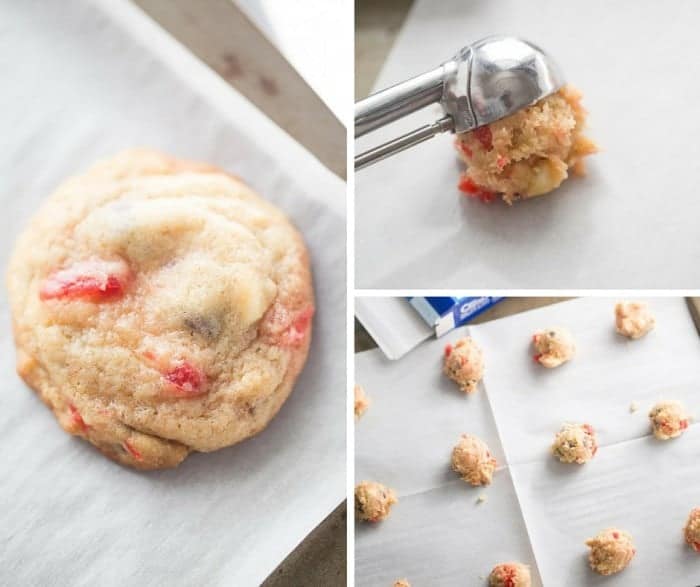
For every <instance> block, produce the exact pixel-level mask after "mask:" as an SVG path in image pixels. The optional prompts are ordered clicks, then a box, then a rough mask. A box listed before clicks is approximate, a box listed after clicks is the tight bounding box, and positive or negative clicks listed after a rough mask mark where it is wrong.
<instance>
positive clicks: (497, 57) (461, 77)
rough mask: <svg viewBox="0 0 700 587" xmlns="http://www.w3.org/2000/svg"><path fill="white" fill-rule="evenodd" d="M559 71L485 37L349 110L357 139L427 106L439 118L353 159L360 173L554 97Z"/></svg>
mask: <svg viewBox="0 0 700 587" xmlns="http://www.w3.org/2000/svg"><path fill="white" fill-rule="evenodd" d="M563 84H564V78H563V77H562V75H561V73H560V71H559V68H558V67H557V66H556V65H555V64H554V63H553V62H552V60H551V59H550V58H549V56H547V54H546V53H545V52H544V51H542V50H541V49H540V48H539V47H537V46H535V45H533V44H532V43H528V42H527V41H523V40H521V39H517V38H515V37H487V38H486V39H482V40H481V41H477V42H476V43H474V44H472V45H469V46H467V47H464V48H463V49H462V50H461V51H459V53H457V54H456V55H455V56H454V57H453V58H452V59H451V60H450V61H447V62H445V63H443V64H442V65H440V67H438V68H436V69H433V70H432V71H429V72H427V73H424V74H421V75H419V76H416V77H414V78H411V79H409V80H408V81H405V82H402V83H400V84H396V85H395V86H391V87H390V88H387V89H386V90H382V91H380V92H377V93H376V94H372V95H371V96H369V97H368V98H365V99H364V100H361V101H360V102H358V103H357V104H356V105H355V137H361V136H362V135H364V134H367V133H368V132H371V131H373V130H375V129H377V128H379V127H382V126H384V125H386V124H389V123H390V122H393V121H395V120H398V119H399V118H403V117H404V116H406V115H407V114H410V113H411V112H415V111H416V110H420V109H421V108H423V107H425V106H428V105H429V104H433V103H439V104H440V105H441V106H442V109H443V111H444V112H445V116H444V117H442V118H440V120H438V121H436V122H434V123H433V124H428V125H425V126H423V127H421V128H418V129H416V130H414V131H412V132H410V133H408V134H405V135H403V136H400V137H398V138H396V139H394V140H392V141H389V142H387V143H384V144H383V145H380V146H378V147H375V148H373V149H370V150H369V151H365V152H364V153H361V154H360V155H357V156H356V157H355V169H356V170H357V169H362V168H363V167H366V166H368V165H371V164H372V163H375V162H377V161H380V160H381V159H385V158H386V157H389V156H390V155H394V154H395V153H398V152H400V151H403V150H405V149H408V148H409V147H413V146H414V145H417V144H418V143H422V142H423V141H426V140H428V139H430V138H432V137H434V136H435V135H437V134H440V133H443V132H447V131H450V132H457V133H462V132H467V131H470V130H473V129H475V128H477V127H479V126H483V125H484V124H489V123H491V122H495V121H496V120H499V119H501V118H505V117H506V116H510V115H511V114H514V113H515V112H517V111H518V110H520V109H522V108H525V107H527V106H530V105H531V104H534V103H535V102H537V101H538V100H541V99H542V98H544V97H546V96H549V95H550V94H552V93H554V92H556V91H557V90H558V89H559V88H561V86H562V85H563Z"/></svg>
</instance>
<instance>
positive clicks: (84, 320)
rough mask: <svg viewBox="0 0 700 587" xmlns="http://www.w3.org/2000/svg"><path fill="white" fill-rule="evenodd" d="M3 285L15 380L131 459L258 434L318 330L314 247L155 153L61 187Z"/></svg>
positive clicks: (107, 449) (168, 461) (258, 203)
mask: <svg viewBox="0 0 700 587" xmlns="http://www.w3.org/2000/svg"><path fill="white" fill-rule="evenodd" d="M8 288H9V294H10V303H11V309H12V317H13V327H14V335H15V343H16V346H17V370H18V373H19V374H20V376H21V377H22V378H23V379H24V380H25V381H26V382H27V383H28V384H29V385H30V386H31V387H33V388H34V389H35V390H36V392H37V393H38V394H39V396H40V397H41V399H42V400H43V401H44V402H45V403H46V404H47V405H48V406H49V407H50V408H51V409H52V410H53V411H54V413H55V415H56V417H57V418H58V421H59V423H60V424H61V426H62V427H63V428H64V429H65V430H66V431H67V432H69V433H71V434H75V435H78V436H81V437H83V438H85V439H86V440H88V441H90V442H91V443H93V444H94V445H95V446H96V447H97V448H98V449H99V450H100V451H102V452H103V453H104V454H105V455H106V456H108V457H110V458H112V459H114V460H116V461H118V462H120V463H122V464H125V465H130V466H132V467H136V468H140V469H155V468H163V467H172V466H175V465H177V464H178V463H180V462H181V461H182V460H183V459H184V458H185V457H186V456H187V455H188V453H190V452H191V451H202V452H208V451H213V450H217V449H219V448H222V447H225V446H229V445H232V444H235V443H237V442H239V441H241V440H243V439H245V438H248V437H249V436H252V435H254V434H257V433H258V432H260V431H261V430H262V429H263V428H265V426H266V425H267V423H268V422H269V421H270V420H271V419H272V418H273V416H274V415H275V414H276V413H277V411H278V410H279V409H280V407H281V406H282V404H283V403H284V401H285V399H286V398H287V396H288V395H289V393H290V391H291V389H292V386H293V385H294V381H295V380H296V378H297V376H298V375H299V373H300V371H301V369H302V367H303V365H304V362H305V360H306V355H307V352H308V349H309V344H310V341H311V322H312V315H313V313H314V299H313V291H312V285H311V273H310V269H309V260H308V254H307V251H306V248H305V246H304V243H303V241H302V239H301V236H300V235H299V233H298V232H297V231H296V230H295V229H294V227H293V226H292V225H291V224H290V223H289V221H288V220H287V218H286V217H285V216H284V214H282V212H280V211H279V210H278V209H277V208H275V207H274V206H273V205H272V204H270V203H268V202H266V201H265V200H263V199H261V198H260V197H259V196H258V195H256V194H255V193H254V192H253V191H252V190H251V189H250V188H249V187H248V186H246V185H245V184H244V183H243V182H242V181H241V180H239V179H238V178H236V177H233V176H231V175H228V174H226V173H224V172H223V171H220V170H218V169H216V168H214V167H211V166H209V165H204V164H199V163H191V162H187V161H179V160H177V159H173V158H171V157H168V156H166V155H163V154H160V153H157V152H154V151H149V150H130V151H126V152H123V153H120V154H118V155H116V156H115V157H113V158H111V159H107V160H104V161H101V162H98V163H97V164H96V165H95V166H94V167H92V168H91V169H90V170H89V171H87V173H85V174H83V175H80V176H77V177H74V178H72V179H69V180H68V181H66V182H65V183H64V184H63V185H61V186H60V187H59V188H58V189H57V190H56V192H55V193H54V194H53V195H52V196H51V197H50V198H49V199H48V200H47V201H46V202H45V203H44V205H43V206H42V207H41V209H40V210H39V211H38V212H37V213H36V215H35V217H34V218H33V220H32V221H31V224H30V225H29V227H28V228H27V229H26V230H25V232H24V233H23V234H22V235H21V236H20V238H19V240H18V242H17V244H16V247H15V250H14V253H13V255H12V259H11V261H10V265H9V270H8Z"/></svg>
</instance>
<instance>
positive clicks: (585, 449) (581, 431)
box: [552, 423, 598, 465]
mask: <svg viewBox="0 0 700 587" xmlns="http://www.w3.org/2000/svg"><path fill="white" fill-rule="evenodd" d="M597 451H598V442H597V441H596V437H595V430H593V427H592V426H591V425H590V424H571V423H567V424H564V425H563V426H562V427H561V430H559V432H558V433H557V435H556V437H555V438H554V444H552V454H553V455H554V456H555V457H557V458H558V459H559V460H560V461H561V462H562V463H577V464H579V465H582V464H584V463H587V462H588V461H590V460H591V459H592V458H593V457H594V456H595V453H596V452H597Z"/></svg>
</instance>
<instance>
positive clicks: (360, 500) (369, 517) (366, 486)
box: [355, 481, 398, 522]
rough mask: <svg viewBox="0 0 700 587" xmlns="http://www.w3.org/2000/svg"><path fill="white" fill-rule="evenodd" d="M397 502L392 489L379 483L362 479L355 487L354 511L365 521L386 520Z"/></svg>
mask: <svg viewBox="0 0 700 587" xmlns="http://www.w3.org/2000/svg"><path fill="white" fill-rule="evenodd" d="M397 502H398V499H397V498H396V493H394V490H393V489H389V488H388V487H386V486H385V485H382V484H381V483H376V482H375V481H362V482H361V483H359V484H358V485H357V486H356V487H355V512H356V513H357V517H358V518H359V519H360V520H363V521H365V522H380V521H381V520H386V518H388V517H389V513H390V511H391V506H392V505H394V504H395V503H397Z"/></svg>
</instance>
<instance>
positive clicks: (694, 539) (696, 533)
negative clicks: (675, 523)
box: [683, 508, 700, 552]
mask: <svg viewBox="0 0 700 587" xmlns="http://www.w3.org/2000/svg"><path fill="white" fill-rule="evenodd" d="M683 535H684V536H685V541H686V542H687V543H688V544H689V545H690V547H691V548H692V549H693V550H694V551H695V552H700V508H695V509H693V510H692V511H691V512H690V515H689V516H688V523H687V524H686V525H685V528H684V529H683Z"/></svg>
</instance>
